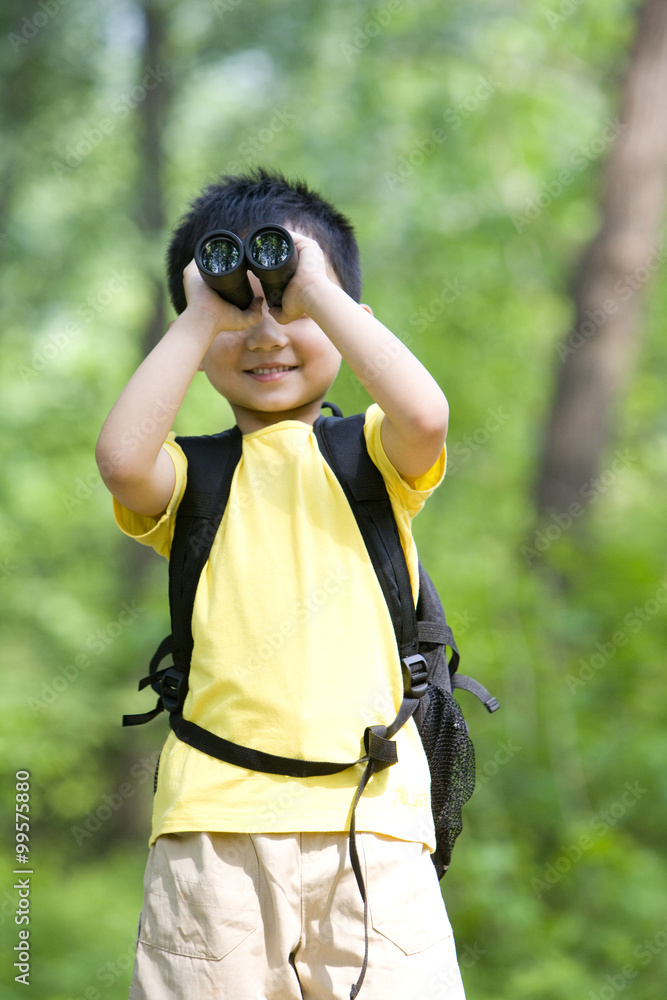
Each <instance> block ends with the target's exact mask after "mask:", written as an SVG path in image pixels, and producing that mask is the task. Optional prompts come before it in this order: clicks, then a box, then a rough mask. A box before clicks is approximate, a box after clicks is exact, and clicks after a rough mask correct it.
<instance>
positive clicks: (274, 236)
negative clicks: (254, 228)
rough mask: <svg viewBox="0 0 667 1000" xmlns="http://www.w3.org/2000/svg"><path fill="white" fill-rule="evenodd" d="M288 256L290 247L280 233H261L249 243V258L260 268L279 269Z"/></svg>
mask: <svg viewBox="0 0 667 1000" xmlns="http://www.w3.org/2000/svg"><path fill="white" fill-rule="evenodd" d="M289 254H290V245H289V243H288V242H287V240H286V239H285V237H284V236H281V234H280V233H276V232H268V233H261V234H260V235H259V236H257V237H256V238H255V239H254V240H253V241H252V243H251V246H250V256H251V258H252V260H253V261H254V263H255V264H261V266H262V267H279V266H280V265H281V264H282V263H283V261H284V260H286V258H287V257H288V256H289Z"/></svg>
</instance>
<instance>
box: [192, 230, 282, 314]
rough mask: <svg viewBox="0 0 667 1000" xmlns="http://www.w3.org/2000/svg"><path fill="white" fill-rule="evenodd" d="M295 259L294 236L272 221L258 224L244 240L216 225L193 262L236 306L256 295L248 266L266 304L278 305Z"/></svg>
mask: <svg viewBox="0 0 667 1000" xmlns="http://www.w3.org/2000/svg"><path fill="white" fill-rule="evenodd" d="M297 260H298V253H297V249H296V247H295V246H294V240H293V239H292V237H291V236H290V234H289V233H288V232H287V230H286V229H283V227H282V226H274V225H265V226H259V228H258V229H255V230H254V231H253V232H252V233H250V235H249V236H247V237H246V239H245V240H241V239H240V238H239V237H238V236H237V235H236V233H231V232H229V230H227V229H215V230H213V231H212V232H210V233H206V235H205V236H202V238H201V239H200V240H199V242H198V243H197V246H196V248H195V262H196V264H197V267H198V268H199V273H200V274H201V276H202V278H203V279H204V281H205V282H206V284H207V285H208V286H209V287H210V288H213V289H214V290H215V291H216V292H217V293H218V295H220V296H221V298H223V299H226V301H227V302H231V303H232V305H235V306H238V308H239V309H247V308H248V306H249V305H250V303H251V302H252V300H253V299H254V297H255V296H254V292H253V290H252V288H251V287H250V282H249V281H248V271H249V270H250V271H252V272H253V274H255V275H257V277H258V278H259V280H260V281H261V283H262V291H263V292H264V297H265V298H266V301H267V302H268V304H269V305H270V306H279V305H280V303H281V301H282V297H283V291H284V289H285V285H286V284H287V282H288V281H289V280H290V278H291V277H292V275H293V274H294V272H295V270H296V265H297Z"/></svg>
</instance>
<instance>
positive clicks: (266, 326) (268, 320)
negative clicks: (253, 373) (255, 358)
mask: <svg viewBox="0 0 667 1000" xmlns="http://www.w3.org/2000/svg"><path fill="white" fill-rule="evenodd" d="M259 294H261V291H260V293H259ZM288 342H289V337H288V336H287V331H286V329H285V327H284V326H282V325H281V324H280V323H277V322H276V321H275V319H274V318H273V316H272V315H271V314H270V312H269V307H268V305H267V304H266V299H264V301H263V302H262V318H261V319H260V320H259V322H258V323H255V324H254V326H250V327H248V329H247V330H246V346H247V347H248V349H249V350H251V351H271V350H274V349H275V348H277V347H284V346H285V345H286V344H287V343H288Z"/></svg>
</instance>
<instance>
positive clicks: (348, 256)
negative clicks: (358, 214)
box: [167, 167, 361, 313]
mask: <svg viewBox="0 0 667 1000" xmlns="http://www.w3.org/2000/svg"><path fill="white" fill-rule="evenodd" d="M270 222H275V223H278V224H279V225H283V226H284V225H288V227H290V228H292V229H294V230H296V231H297V232H301V233H303V234H304V236H309V237H310V238H311V239H314V240H317V242H318V243H319V245H320V246H321V248H322V250H323V251H324V254H325V255H326V257H327V260H328V261H329V264H330V265H331V267H332V268H333V270H334V272H335V274H336V277H337V278H338V280H339V282H340V284H341V286H342V287H343V288H344V289H345V291H346V292H347V293H348V295H350V296H351V297H352V298H353V299H355V301H357V302H359V301H360V299H361V268H360V265H359V248H358V246H357V241H356V239H355V236H354V229H353V227H352V224H351V223H350V221H349V219H347V218H346V217H345V216H344V215H342V213H341V212H339V211H338V210H337V209H335V208H334V206H333V205H331V204H330V203H329V202H327V201H325V200H324V199H323V198H322V197H320V195H319V194H317V193H316V192H315V191H313V190H311V189H310V188H309V187H308V186H307V185H306V184H305V183H304V182H303V181H300V180H294V181H290V180H287V179H286V178H285V177H284V176H283V175H282V174H280V173H277V172H269V171H267V170H265V169H264V168H262V167H260V168H258V169H257V170H255V171H254V172H251V173H248V174H244V175H240V176H232V175H230V174H225V175H223V176H222V177H221V178H220V180H219V181H217V182H216V183H214V184H211V185H209V187H207V188H206V189H205V190H204V191H203V192H202V194H201V195H199V197H198V198H196V199H195V200H194V201H193V202H192V205H191V206H190V210H189V211H188V212H187V213H186V214H185V215H184V216H183V218H182V219H181V221H180V223H179V224H178V226H177V227H176V229H174V231H173V233H172V237H171V240H170V243H169V247H168V250H167V278H168V283H169V295H170V298H171V301H172V303H173V306H174V308H175V310H176V312H177V313H181V312H183V310H184V309H185V307H186V304H187V303H186V299H185V291H184V289H183V270H184V268H186V267H187V265H188V264H189V263H190V261H191V260H192V258H193V257H194V253H195V247H196V245H197V242H198V241H199V240H200V239H201V237H202V236H204V235H205V234H206V233H207V232H210V231H211V230H213V229H229V230H231V231H232V232H233V233H236V234H237V236H240V237H241V238H242V239H243V238H244V237H245V236H247V235H248V233H250V232H251V231H252V230H253V229H255V228H256V227H257V226H261V225H262V224H263V223H270Z"/></svg>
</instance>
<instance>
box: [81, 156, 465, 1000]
mask: <svg viewBox="0 0 667 1000" xmlns="http://www.w3.org/2000/svg"><path fill="white" fill-rule="evenodd" d="M267 222H270V223H278V224H280V225H283V226H284V227H285V228H287V229H288V230H289V231H290V232H291V234H292V236H293V239H294V243H295V246H296V249H297V251H298V265H297V269H296V271H295V273H294V275H293V277H292V278H291V280H290V281H289V283H288V285H287V287H286V288H285V291H284V293H283V298H282V303H281V305H280V306H279V307H272V308H268V307H267V304H266V302H265V301H264V299H263V298H262V295H261V285H260V283H259V282H258V281H257V279H256V278H255V277H254V275H252V274H251V273H249V278H250V282H251V284H252V287H253V290H254V291H255V294H256V297H255V299H254V301H253V302H252V303H251V305H250V306H249V308H248V309H246V310H244V311H242V310H240V309H238V308H237V307H236V306H233V305H231V304H230V303H229V302H226V301H225V300H224V299H223V298H221V297H220V296H219V295H218V294H217V293H216V292H214V291H212V290H211V289H210V288H209V287H208V286H207V285H206V284H205V283H204V282H203V280H202V279H201V276H200V275H199V271H198V269H197V266H196V264H195V263H194V261H193V260H192V258H193V254H194V248H195V245H196V243H197V241H198V240H199V238H200V237H201V236H203V235H204V233H206V232H208V231H211V230H213V229H228V230H231V231H232V232H235V233H236V234H237V235H239V236H240V237H241V238H243V237H245V236H246V235H247V233H248V232H250V231H251V230H252V229H254V228H255V227H256V226H258V225H260V224H262V223H267ZM168 262H169V287H170V293H171V297H172V301H173V303H174V306H175V308H176V311H177V312H178V313H179V316H178V318H177V319H176V320H175V321H174V322H173V323H172V324H171V325H170V328H169V329H168V331H167V333H166V334H165V335H164V337H163V339H162V340H161V341H160V343H159V344H158V345H157V347H156V348H155V349H154V350H153V351H152V352H151V354H150V355H149V356H148V357H147V358H146V359H145V361H144V362H143V363H142V364H141V365H140V367H139V368H138V370H137V371H136V373H135V374H134V375H133V376H132V378H131V379H130V381H129V383H128V385H127V386H126V388H125V389H124V391H123V393H122V394H121V396H120V397H119V399H118V401H117V402H116V404H115V405H114V407H113V409H112V410H111V413H110V414H109V416H108V418H107V420H106V422H105V424H104V427H103V429H102V432H101V434H100V438H99V441H98V446H97V458H98V463H99V466H100V469H101V471H102V474H103V477H104V481H105V483H106V485H107V487H108V488H109V490H110V491H111V493H112V494H113V496H114V509H115V514H116V518H117V521H118V523H119V525H120V527H121V528H122V529H123V530H124V531H125V532H126V533H127V534H129V535H131V536H133V537H135V538H137V540H138V541H140V542H142V543H144V544H148V545H152V546H153V548H155V549H156V551H158V552H159V553H161V554H163V555H165V556H167V557H168V555H169V550H170V544H171V539H172V537H173V530H174V519H175V514H176V511H177V509H178V505H179V502H180V500H181V498H182V495H183V491H184V487H185V482H186V477H187V459H186V458H185V455H184V453H183V451H182V449H181V448H180V447H179V446H178V444H177V443H176V442H175V441H174V435H173V433H170V429H171V426H172V423H173V421H174V419H175V417H176V415H177V413H178V409H179V407H180V405H181V402H182V400H183V398H184V396H185V394H186V391H187V389H188V386H189V384H190V382H191V380H192V378H193V377H194V375H195V373H196V372H197V370H198V369H199V370H202V371H204V372H205V373H206V376H207V377H208V379H209V381H210V382H211V384H212V386H213V387H214V388H215V389H216V390H217V391H218V392H219V393H220V394H221V395H222V396H224V397H225V399H227V401H228V402H229V404H230V406H231V408H232V411H233V414H234V417H235V420H236V424H237V426H238V427H239V429H240V431H241V433H242V435H243V452H242V458H241V460H240V462H239V465H238V466H237V468H236V471H235V474H234V480H233V483H232V489H231V493H230V497H229V501H228V504H227V507H226V510H225V515H224V517H223V520H222V523H221V525H220V528H219V529H218V533H217V535H216V538H215V540H214V542H213V546H212V549H211V553H210V556H209V560H208V563H207V565H206V567H205V569H204V571H203V572H202V576H201V578H200V581H199V586H198V591H197V597H196V600H195V607H194V612H193V620H192V632H193V637H194V651H193V656H192V665H191V670H190V679H189V691H188V696H187V700H186V703H185V707H184V710H183V715H184V717H185V718H187V719H190V720H193V721H194V722H196V723H198V724H199V725H200V726H202V727H204V728H206V729H209V730H211V731H213V732H214V733H216V734H217V735H219V736H222V737H224V738H225V739H228V740H231V741H233V742H234V743H237V744H241V745H243V746H248V747H252V748H254V749H259V750H264V751H266V752H269V753H272V754H279V755H283V756H286V757H292V758H294V757H297V758H301V759H305V760H315V761H317V760H330V761H336V760H340V761H350V760H356V759H358V758H359V757H360V756H362V754H363V747H362V746H361V736H362V734H363V731H364V729H365V727H366V725H368V724H375V723H382V724H385V725H388V724H389V723H391V722H392V721H393V719H394V717H395V715H396V711H397V708H398V706H399V705H400V703H401V699H402V696H403V682H402V678H401V670H400V663H399V657H398V652H397V647H396V640H395V636H394V632H393V628H392V625H391V619H390V617H389V613H388V611H387V606H386V603H385V600H384V597H383V595H382V591H381V589H380V587H379V584H378V581H377V577H376V574H375V571H374V569H373V567H372V565H371V562H370V559H369V558H368V555H367V552H366V549H365V546H364V543H363V540H362V538H361V535H360V533H359V530H358V528H357V526H356V522H355V520H354V517H353V514H352V511H351V509H350V507H349V504H348V503H347V501H346V499H345V495H344V493H343V491H342V488H341V486H340V484H339V483H338V480H337V479H336V477H335V476H334V475H333V473H332V472H331V470H330V468H329V466H328V465H327V464H326V462H325V460H324V458H323V457H322V455H321V453H320V451H319V449H318V445H317V440H316V438H315V435H314V433H313V424H314V422H315V420H316V419H317V417H318V416H319V415H320V408H321V404H322V401H323V400H324V397H325V394H326V392H327V390H328V389H329V387H330V386H331V384H332V383H333V381H334V378H335V376H336V374H337V372H338V369H339V366H340V362H341V357H342V358H344V359H345V360H346V362H347V363H348V365H349V366H350V367H351V368H352V370H353V371H354V372H355V374H356V375H357V376H358V377H359V378H360V380H361V381H362V382H364V384H366V385H367V387H368V390H369V392H370V394H371V396H372V397H373V399H374V401H375V402H374V405H372V406H371V407H370V408H369V409H368V412H367V414H366V419H365V428H364V434H365V439H366V446H367V448H368V451H369V454H370V456H371V458H372V460H373V462H374V463H375V464H376V465H377V466H378V468H379V469H380V471H381V473H382V475H383V477H384V480H385V482H386V485H387V488H388V492H389V495H390V498H391V502H392V508H393V510H394V513H395V516H396V520H397V523H398V526H399V533H400V536H401V542H402V544H403V547H404V550H405V552H406V558H407V560H408V565H409V568H410V575H411V579H412V582H413V592H414V596H415V598H416V593H417V555H416V551H415V547H414V543H413V541H412V536H411V531H410V522H411V519H412V517H413V516H414V515H415V514H416V513H417V512H418V511H419V509H420V508H421V506H422V505H423V503H424V501H425V499H426V498H427V497H428V496H429V495H430V493H431V492H432V490H433V489H434V488H435V487H436V486H437V485H438V483H439V482H440V480H441V478H442V476H443V474H444V463H445V451H444V442H445V435H446V430H447V419H448V407H447V401H446V399H445V397H444V395H443V394H442V392H441V390H440V388H439V387H438V385H437V384H436V382H435V381H434V380H433V378H432V377H431V376H430V375H429V373H428V372H427V371H426V369H425V368H424V367H423V366H422V365H421V364H420V363H419V362H418V361H417V359H416V358H415V357H414V356H413V355H412V354H411V353H410V352H409V351H408V350H407V348H406V347H405V346H404V345H403V344H402V343H401V342H400V341H399V340H398V339H397V338H396V337H394V335H393V334H392V333H390V331H389V330H388V329H387V328H386V327H384V326H383V325H382V324H381V323H380V322H378V321H377V320H376V319H375V318H374V317H373V315H372V313H371V310H370V309H369V308H368V307H367V306H362V305H360V304H359V299H360V294H361V282H360V274H359V264H358V250H357V246H356V241H355V239H354V235H353V231H352V227H351V226H350V224H349V222H348V221H347V220H346V219H345V217H344V216H342V215H341V214H340V213H338V212H337V211H336V210H335V209H334V208H333V207H332V206H331V205H329V204H328V203H327V202H326V201H324V200H323V199H322V198H320V197H319V196H318V195H317V194H315V193H314V192H312V191H310V190H309V189H308V188H307V187H306V186H305V185H304V184H302V183H300V182H297V183H290V182H288V181H287V180H285V179H284V178H283V177H281V176H279V175H275V174H268V173H266V172H265V171H258V172H257V173H256V174H254V175H252V176H248V177H239V178H232V177H224V178H222V180H221V181H220V182H219V183H218V184H214V185H212V186H211V187H209V188H208V189H207V190H206V191H205V192H204V193H203V194H202V195H201V196H200V197H199V198H198V199H197V200H196V201H195V202H194V203H193V205H192V208H191V210H190V212H189V213H188V214H187V215H186V216H185V217H184V219H183V220H182V222H181V224H180V226H179V228H178V229H177V230H176V231H175V233H174V236H173V238H172V241H171V245H170V249H169V255H168ZM138 428H139V429H141V430H140V433H137V429H138ZM217 429H218V428H211V430H213V431H216V430H217ZM128 441H131V442H132V446H131V447H127V446H126V447H123V443H124V442H128ZM396 743H397V747H398V763H396V764H395V765H393V766H392V767H389V768H387V769H386V770H384V771H382V772H381V773H379V774H376V775H374V776H373V777H372V778H371V780H370V782H369V784H368V786H367V788H366V790H365V791H364V793H363V795H362V796H361V798H360V801H359V804H358V807H357V812H356V828H357V830H358V831H360V832H359V833H358V835H357V844H358V847H359V854H360V856H361V859H362V862H361V864H362V869H363V875H364V881H365V884H366V887H367V893H368V901H369V918H368V929H367V934H368V942H367V943H368V946H369V949H368V967H367V969H366V968H365V966H364V969H365V978H363V989H364V992H365V995H366V996H367V997H368V1000H373V998H378V1000H379V998H382V1000H394V998H396V1000H398V998H399V997H400V998H401V1000H411V998H415V1000H417V998H422V997H429V998H434V1000H435V998H442V1000H461V998H463V987H462V984H461V979H460V975H459V971H458V965H457V962H456V953H455V948H454V942H453V938H452V932H451V927H450V924H449V920H448V918H447V915H446V911H445V908H444V904H443V902H442V897H441V894H440V889H439V885H438V880H437V876H436V873H435V869H434V867H433V865H432V863H431V860H430V856H429V855H430V852H431V851H432V850H433V848H434V835H433V825H432V818H431V813H430V803H429V787H430V784H429V771H428V765H427V762H426V758H425V755H424V752H423V749H422V745H421V740H420V737H419V734H418V732H417V729H416V727H415V725H414V722H413V721H412V720H410V721H409V722H408V723H407V724H406V725H405V726H403V728H402V729H401V730H400V731H399V732H398V734H397V736H396ZM359 771H360V769H359V767H351V768H349V769H348V770H345V771H342V772H340V773H338V774H333V775H328V776H325V777H317V778H302V779H295V778H288V777H283V776H279V775H273V774H265V773H262V772H257V771H250V770H245V769H244V768H241V767H236V766H234V765H233V764H229V763H225V762H224V761H220V760H217V759H216V758H213V757H210V756H208V755H207V754H205V753H203V752H201V751H199V750H197V749H194V748H193V747H191V746H189V745H187V744H186V743H184V742H182V741H181V740H179V739H178V738H177V737H176V736H175V735H174V733H173V732H172V733H170V735H169V737H168V739H167V741H166V744H165V747H164V749H163V751H162V755H161V761H160V767H159V776H158V782H157V789H156V794H155V801H154V810H153V828H152V833H151V838H150V854H149V859H148V864H147V869H146V878H145V883H144V904H143V909H142V914H141V920H140V926H139V938H138V944H137V957H136V963H135V969H134V976H133V981H132V987H131V990H130V997H131V998H133V1000H140V998H142V1000H143V998H146V1000H167V998H169V1000H177V998H183V1000H185V998H188V1000H195V998H197V1000H198V998H204V997H207V998H208V997H211V998H213V997H216V998H222V997H233V998H235V1000H260V998H261V1000H296V998H308V1000H316V998H317V1000H325V998H328V1000H333V998H335V1000H343V998H345V997H347V996H348V995H352V996H354V995H356V990H358V988H359V984H360V981H361V978H362V977H360V975H359V970H360V969H361V968H362V966H363V965H364V952H365V944H366V939H365V932H364V911H363V902H362V899H361V896H360V892H359V888H358V886H357V881H356V879H355V876H354V874H353V872H352V870H351V868H350V861H349V857H348V831H349V827H350V813H351V806H352V801H353V799H354V795H355V791H356V788H357V785H358V783H359V777H360V773H359ZM355 979H356V980H357V985H356V986H355V987H353V988H352V991H350V984H351V983H353V982H354V981H355Z"/></svg>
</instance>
